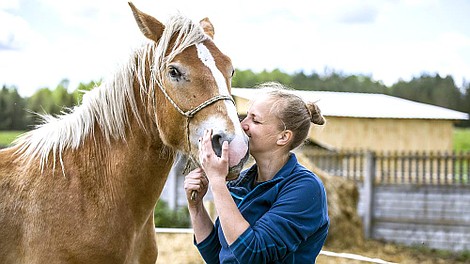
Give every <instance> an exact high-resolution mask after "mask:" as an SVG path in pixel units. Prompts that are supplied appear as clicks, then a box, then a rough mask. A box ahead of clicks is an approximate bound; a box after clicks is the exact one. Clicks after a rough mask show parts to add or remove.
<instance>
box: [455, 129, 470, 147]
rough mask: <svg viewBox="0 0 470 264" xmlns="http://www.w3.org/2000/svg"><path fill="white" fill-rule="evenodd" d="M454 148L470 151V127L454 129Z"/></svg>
mask: <svg viewBox="0 0 470 264" xmlns="http://www.w3.org/2000/svg"><path fill="white" fill-rule="evenodd" d="M454 150H455V151H470V128H456V129H455V130H454Z"/></svg>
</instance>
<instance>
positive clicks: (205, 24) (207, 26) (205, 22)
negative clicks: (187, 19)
mask: <svg viewBox="0 0 470 264" xmlns="http://www.w3.org/2000/svg"><path fill="white" fill-rule="evenodd" d="M199 24H200V25H201V27H202V29H203V30H204V32H205V33H206V34H207V35H208V36H209V37H211V39H214V26H213V25H212V23H211V22H210V21H209V18H207V17H206V18H203V19H201V21H199Z"/></svg>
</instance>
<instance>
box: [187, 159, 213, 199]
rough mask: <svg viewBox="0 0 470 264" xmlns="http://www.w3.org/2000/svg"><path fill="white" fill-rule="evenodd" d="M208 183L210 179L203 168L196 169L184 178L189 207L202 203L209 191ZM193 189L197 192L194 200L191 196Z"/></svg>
mask: <svg viewBox="0 0 470 264" xmlns="http://www.w3.org/2000/svg"><path fill="white" fill-rule="evenodd" d="M208 184H209V181H208V180H207V177H206V176H205V174H204V171H203V170H202V169H201V168H197V169H194V170H192V171H191V172H190V173H188V175H186V177H185V178H184V190H185V192H186V199H187V200H188V206H189V207H196V206H198V205H200V204H202V198H204V196H205V195H206V193H207V185H208ZM193 191H196V192H197V195H196V196H195V199H194V200H193V199H192V198H191V196H192V192H193Z"/></svg>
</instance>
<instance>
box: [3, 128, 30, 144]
mask: <svg viewBox="0 0 470 264" xmlns="http://www.w3.org/2000/svg"><path fill="white" fill-rule="evenodd" d="M23 132H24V131H0V146H8V145H10V144H11V142H13V140H15V138H16V137H18V136H19V135H21V134H22V133H23Z"/></svg>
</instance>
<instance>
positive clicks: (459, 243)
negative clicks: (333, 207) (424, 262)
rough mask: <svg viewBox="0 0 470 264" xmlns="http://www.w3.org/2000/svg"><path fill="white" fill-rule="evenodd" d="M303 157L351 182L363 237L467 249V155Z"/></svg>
mask: <svg viewBox="0 0 470 264" xmlns="http://www.w3.org/2000/svg"><path fill="white" fill-rule="evenodd" d="M304 153H305V154H306V155H307V156H309V158H311V159H312V161H313V162H314V163H315V165H316V166H318V167H319V168H320V169H323V170H324V171H326V172H328V173H329V174H331V175H336V176H340V177H346V178H348V179H351V180H354V181H356V183H357V185H358V188H359V192H360V199H359V204H358V213H359V214H360V215H361V217H362V221H363V228H364V235H365V236H366V237H367V238H374V239H383V240H386V241H392V242H398V243H403V244H408V245H420V246H427V247H430V248H437V249H446V250H453V251H462V250H470V206H468V205H469V204H470V181H469V177H470V176H469V175H470V167H469V166H470V152H466V153H463V152H461V153H455V152H452V153H446V152H443V153H439V152H436V153H432V152H429V153H424V152H382V153H377V152H367V151H349V152H348V151H341V152H327V151H323V150H316V149H313V150H312V149H308V150H304Z"/></svg>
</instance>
